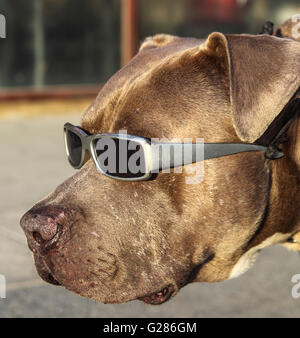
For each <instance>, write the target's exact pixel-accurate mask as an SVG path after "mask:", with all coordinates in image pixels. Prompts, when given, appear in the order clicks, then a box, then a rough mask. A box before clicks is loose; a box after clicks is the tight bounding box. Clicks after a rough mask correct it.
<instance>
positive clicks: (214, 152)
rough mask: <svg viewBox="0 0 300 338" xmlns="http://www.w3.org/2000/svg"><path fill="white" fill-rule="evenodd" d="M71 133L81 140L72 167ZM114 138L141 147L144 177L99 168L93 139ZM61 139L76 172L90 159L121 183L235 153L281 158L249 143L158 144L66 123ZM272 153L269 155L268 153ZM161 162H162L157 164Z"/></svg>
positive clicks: (127, 135) (139, 137) (275, 152)
mask: <svg viewBox="0 0 300 338" xmlns="http://www.w3.org/2000/svg"><path fill="white" fill-rule="evenodd" d="M68 131H70V132H72V133H74V134H75V135H76V136H78V137H79V138H80V140H81V144H82V147H81V158H80V163H79V164H78V165H77V166H75V165H74V164H73V163H72V162H71V160H70V154H69V149H68V142H67V132H68ZM105 137H107V138H117V139H120V140H126V141H134V142H136V143H138V144H140V145H141V147H142V148H143V150H144V156H145V165H146V168H145V174H144V175H143V176H138V177H130V178H128V177H117V176H113V175H110V174H108V173H107V172H105V171H104V170H102V168H101V167H100V165H99V163H98V160H97V154H96V149H95V144H96V142H95V141H96V140H98V139H102V138H105ZM64 139H65V147H66V153H67V156H68V160H69V163H70V164H71V166H72V167H73V168H75V169H80V168H81V167H82V166H83V165H84V164H85V163H86V162H87V161H88V159H89V157H90V156H91V157H92V158H93V161H94V163H95V165H96V168H97V169H98V171H99V172H100V173H101V174H103V175H105V176H108V177H111V178H114V179H117V180H124V181H141V180H148V179H150V178H151V177H152V176H153V175H154V174H157V173H158V172H159V171H161V170H164V169H170V168H175V167H180V166H183V165H187V164H191V163H195V162H200V161H203V160H207V159H212V158H217V157H223V156H228V155H233V154H238V153H242V152H252V151H263V152H264V153H265V156H266V158H269V159H277V158H281V157H282V156H283V154H282V153H281V152H280V151H277V149H275V150H272V149H271V150H270V147H266V146H262V145H258V144H252V143H159V142H153V141H151V140H150V139H148V138H145V137H142V136H136V135H129V134H113V133H104V134H92V135H91V134H89V133H88V132H86V131H85V130H83V129H82V128H81V127H77V126H74V125H72V124H71V123H66V124H65V125H64ZM170 146H173V147H174V148H173V150H174V153H173V154H172V156H171V157H167V158H164V156H163V155H164V154H166V152H169V151H170ZM176 146H179V148H178V149H180V150H181V152H180V151H176ZM199 151H200V154H203V156H202V157H201V156H200V158H199V156H198V153H199ZM186 152H187V153H190V154H191V156H190V157H189V158H188V160H187V161H186V159H185V161H184V162H183V157H184V156H183V154H185V153H186ZM270 152H271V154H270ZM160 159H161V161H160Z"/></svg>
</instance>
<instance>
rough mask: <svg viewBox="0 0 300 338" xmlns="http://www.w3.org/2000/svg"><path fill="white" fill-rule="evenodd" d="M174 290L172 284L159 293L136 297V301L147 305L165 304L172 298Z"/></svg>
mask: <svg viewBox="0 0 300 338" xmlns="http://www.w3.org/2000/svg"><path fill="white" fill-rule="evenodd" d="M174 290H175V288H174V286H173V285H172V284H169V285H167V286H165V287H163V288H162V289H160V290H159V291H155V292H152V293H149V294H147V295H145V296H142V297H138V300H141V301H143V302H144V303H147V304H152V305H159V304H162V303H164V302H166V301H167V300H168V299H169V298H170V297H171V296H172V293H173V292H174Z"/></svg>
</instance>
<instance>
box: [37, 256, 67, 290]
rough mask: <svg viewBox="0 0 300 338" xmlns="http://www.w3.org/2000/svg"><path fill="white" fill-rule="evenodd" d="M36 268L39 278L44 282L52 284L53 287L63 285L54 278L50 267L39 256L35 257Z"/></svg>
mask: <svg viewBox="0 0 300 338" xmlns="http://www.w3.org/2000/svg"><path fill="white" fill-rule="evenodd" d="M34 260H35V266H36V270H37V272H38V274H39V276H40V277H41V278H42V280H43V281H45V282H47V283H49V284H52V285H59V286H60V285H61V283H60V282H59V281H58V280H57V279H56V278H55V277H54V276H53V274H52V272H51V271H50V269H49V267H48V266H47V264H46V263H45V261H44V260H43V258H41V257H40V256H39V255H37V254H35V255H34Z"/></svg>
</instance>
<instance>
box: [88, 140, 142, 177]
mask: <svg viewBox="0 0 300 338" xmlns="http://www.w3.org/2000/svg"><path fill="white" fill-rule="evenodd" d="M95 149H96V155H97V161H98V164H99V166H100V168H101V170H103V171H104V172H105V173H106V174H107V175H110V176H112V177H116V178H128V179H130V178H140V177H143V176H145V173H146V163H145V153H144V149H143V146H142V145H141V144H140V143H139V142H136V141H131V140H125V139H119V138H110V137H105V138H101V139H98V140H96V141H95Z"/></svg>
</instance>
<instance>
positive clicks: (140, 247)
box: [21, 28, 300, 304]
mask: <svg viewBox="0 0 300 338" xmlns="http://www.w3.org/2000/svg"><path fill="white" fill-rule="evenodd" d="M278 29H279V28H278ZM278 29H276V32H278ZM282 31H283V30H282ZM284 32H285V30H284ZM299 86H300V43H299V42H298V41H296V39H293V38H292V37H289V38H287V37H284V38H282V37H276V36H270V35H266V34H263V35H249V34H241V35H231V34H229V35H224V34H222V33H218V32H214V33H211V34H210V35H209V36H208V37H207V39H204V40H199V39H194V38H180V37H177V36H171V35H165V34H159V35H155V36H153V37H150V38H147V39H146V40H145V41H144V42H143V43H142V44H141V46H140V49H139V52H138V53H137V55H136V56H135V57H134V58H133V59H132V60H131V62H130V63H129V64H127V65H126V66H125V67H123V68H122V69H121V70H120V71H118V72H117V73H116V74H115V75H114V76H112V78H111V79H110V80H109V81H108V82H107V83H106V84H105V85H104V87H103V88H102V89H101V91H100V93H99V95H98V96H97V98H96V99H95V100H94V102H93V103H92V104H91V105H90V107H89V108H88V109H87V110H86V112H85V113H84V115H83V118H82V123H81V126H82V128H83V129H84V130H86V131H88V132H89V133H90V134H96V133H118V131H119V130H124V129H125V130H127V132H128V134H133V135H139V136H143V137H147V138H152V137H155V138H162V137H166V138H167V139H169V140H171V139H173V138H179V139H181V140H183V139H184V138H186V137H189V138H192V139H193V140H195V139H196V138H198V137H201V138H204V141H205V142H208V143H213V142H219V143H255V144H260V145H264V146H266V147H269V148H270V149H271V151H272V149H273V150H274V149H275V148H276V149H280V151H281V152H282V153H283V154H284V156H283V157H281V158H278V159H274V158H272V157H269V156H266V154H265V153H264V152H258V151H257V152H244V153H239V154H234V155H230V156H224V157H219V158H213V159H209V160H205V161H203V165H204V178H203V181H202V182H201V183H200V184H186V183H185V178H186V177H187V175H188V167H191V168H192V167H193V166H195V164H189V165H188V166H184V167H183V170H182V172H181V173H175V172H174V171H171V172H170V173H159V174H158V175H157V177H156V178H155V179H153V180H148V181H135V182H128V181H122V180H116V179H112V178H109V177H107V176H105V175H102V174H101V173H99V171H97V169H96V166H95V164H94V162H93V161H92V160H91V159H90V160H89V161H87V163H86V164H85V165H84V166H83V167H82V168H81V169H80V170H79V171H78V172H77V173H76V174H75V175H74V176H72V177H71V178H69V179H68V180H66V181H65V182H63V183H62V184H61V185H59V186H58V187H57V188H56V190H55V191H54V192H53V193H51V194H50V195H48V196H47V197H46V198H45V199H43V200H42V201H40V202H39V203H37V204H36V205H35V206H34V207H33V208H32V209H30V210H29V211H28V212H27V213H26V214H25V215H24V216H23V217H22V219H21V226H22V228H23V230H24V232H25V234H26V236H27V240H28V245H29V248H30V249H31V250H32V252H33V255H34V259H35V264H36V268H37V271H38V273H39V275H40V276H41V278H42V279H44V280H45V281H47V282H49V283H52V284H55V285H62V286H64V287H65V288H67V289H69V290H71V291H73V292H75V293H78V294H80V295H81V296H84V297H87V298H90V299H94V300H96V301H100V302H103V303H122V302H127V301H130V300H135V299H139V300H142V301H144V302H145V303H148V304H161V303H163V302H165V301H167V300H168V299H169V298H170V297H173V296H175V295H176V294H177V292H178V291H179V290H180V289H181V288H182V287H183V286H185V285H187V284H188V283H191V282H219V281H224V280H227V279H230V278H234V277H237V276H239V275H241V274H242V273H244V272H245V271H246V270H247V269H249V268H250V266H251V265H252V264H253V262H254V261H255V258H256V257H257V255H258V253H259V251H260V250H262V249H263V248H265V247H268V246H271V245H274V244H278V243H281V244H283V245H285V246H287V247H288V248H289V249H292V250H295V251H300V218H299V201H300V189H299V180H300V137H299V136H298V135H299V134H300V120H299V111H300V108H299V107H300V106H299Z"/></svg>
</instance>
